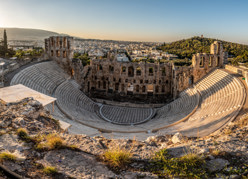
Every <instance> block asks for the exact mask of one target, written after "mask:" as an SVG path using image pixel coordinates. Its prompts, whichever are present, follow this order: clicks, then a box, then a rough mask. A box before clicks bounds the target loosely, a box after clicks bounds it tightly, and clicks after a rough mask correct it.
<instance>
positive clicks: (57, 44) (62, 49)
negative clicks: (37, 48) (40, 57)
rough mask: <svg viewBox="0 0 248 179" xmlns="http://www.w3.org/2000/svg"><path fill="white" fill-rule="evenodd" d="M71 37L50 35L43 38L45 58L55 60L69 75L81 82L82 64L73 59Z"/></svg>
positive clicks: (72, 41)
mask: <svg viewBox="0 0 248 179" xmlns="http://www.w3.org/2000/svg"><path fill="white" fill-rule="evenodd" d="M73 44H74V40H73V37H69V36H52V37H49V38H48V39H45V53H46V58H47V59H52V60H54V61H56V62H57V63H58V64H59V65H60V66H61V67H62V68H63V69H64V70H65V71H66V72H67V73H68V74H69V75H71V77H73V78H74V79H76V80H77V81H79V82H81V81H82V80H81V79H82V71H83V66H82V63H81V61H80V60H77V59H73Z"/></svg>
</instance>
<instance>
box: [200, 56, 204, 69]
mask: <svg viewBox="0 0 248 179" xmlns="http://www.w3.org/2000/svg"><path fill="white" fill-rule="evenodd" d="M203 66H204V57H201V59H200V67H203Z"/></svg>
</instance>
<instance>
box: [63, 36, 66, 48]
mask: <svg viewBox="0 0 248 179" xmlns="http://www.w3.org/2000/svg"><path fill="white" fill-rule="evenodd" d="M63 46H64V47H66V38H65V37H64V38H63Z"/></svg>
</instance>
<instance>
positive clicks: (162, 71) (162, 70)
mask: <svg viewBox="0 0 248 179" xmlns="http://www.w3.org/2000/svg"><path fill="white" fill-rule="evenodd" d="M161 73H162V76H165V75H166V73H165V67H163V68H161Z"/></svg>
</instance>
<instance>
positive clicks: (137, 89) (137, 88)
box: [135, 85, 139, 93]
mask: <svg viewBox="0 0 248 179" xmlns="http://www.w3.org/2000/svg"><path fill="white" fill-rule="evenodd" d="M135 89H136V92H137V93H138V92H139V85H136V88H135Z"/></svg>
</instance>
